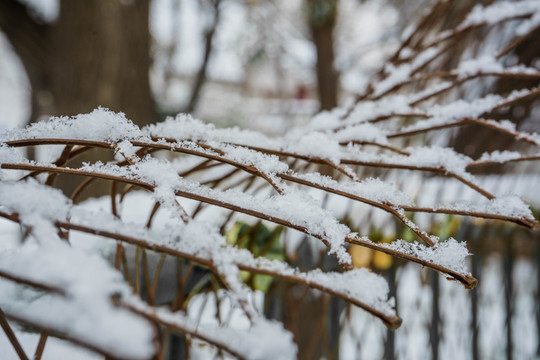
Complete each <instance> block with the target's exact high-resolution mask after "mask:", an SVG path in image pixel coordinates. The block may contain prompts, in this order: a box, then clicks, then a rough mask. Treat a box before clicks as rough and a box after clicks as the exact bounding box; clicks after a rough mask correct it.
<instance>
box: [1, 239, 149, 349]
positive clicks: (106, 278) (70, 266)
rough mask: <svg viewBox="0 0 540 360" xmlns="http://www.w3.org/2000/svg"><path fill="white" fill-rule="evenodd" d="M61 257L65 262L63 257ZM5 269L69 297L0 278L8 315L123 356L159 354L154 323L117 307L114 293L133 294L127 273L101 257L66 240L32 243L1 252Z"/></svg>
mask: <svg viewBox="0 0 540 360" xmlns="http://www.w3.org/2000/svg"><path fill="white" fill-rule="evenodd" d="M59 259H61V261H59ZM0 270H2V271H4V272H7V273H10V274H15V275H16V276H19V277H23V278H26V279H29V280H32V281H35V282H40V283H43V284H47V285H49V286H54V287H56V288H59V289H62V290H63V291H65V292H66V295H65V296H64V295H59V294H54V293H49V294H43V293H42V292H39V291H34V290H29V289H26V288H24V287H21V286H20V285H18V284H16V283H13V282H10V281H7V280H3V279H0V306H1V307H2V309H3V310H4V311H5V312H6V313H7V314H9V315H11V316H14V317H17V318H20V319H22V320H26V321H28V322H30V323H33V324H36V325H40V326H43V327H45V328H49V329H53V330H54V331H56V332H58V333H60V334H66V335H68V336H69V337H71V338H74V339H76V340H78V341H80V342H81V343H83V344H87V345H88V346H92V347H95V348H98V349H101V350H102V351H106V352H108V353H110V354H113V355H114V356H115V357H119V358H130V359H147V358H149V357H150V356H152V355H153V353H154V346H153V335H154V334H153V329H152V326H151V325H150V324H149V323H148V322H147V321H145V320H143V319H142V318H140V317H139V316H138V315H134V314H132V313H130V312H128V311H127V310H123V309H119V308H117V307H116V306H114V305H113V303H112V301H111V296H113V295H115V294H118V295H120V296H121V297H131V296H132V295H131V294H132V293H131V290H130V289H129V287H128V286H127V285H126V284H125V283H124V281H123V277H122V274H120V273H119V272H117V271H116V270H114V269H112V268H111V267H110V265H109V264H108V263H107V262H106V261H105V260H104V259H102V258H101V257H100V256H97V255H90V254H88V253H86V252H82V251H80V250H77V249H75V248H73V247H70V246H69V245H67V244H66V243H62V242H56V243H54V245H52V244H48V246H36V244H33V243H26V244H25V245H23V246H21V247H18V248H16V249H13V250H8V251H2V252H0Z"/></svg>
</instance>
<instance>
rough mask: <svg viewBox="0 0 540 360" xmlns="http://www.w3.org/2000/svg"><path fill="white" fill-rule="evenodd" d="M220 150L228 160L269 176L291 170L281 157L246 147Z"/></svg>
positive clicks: (226, 147) (221, 147) (230, 146)
mask: <svg viewBox="0 0 540 360" xmlns="http://www.w3.org/2000/svg"><path fill="white" fill-rule="evenodd" d="M219 149H220V150H222V151H224V152H225V157H226V158H227V159H230V160H232V161H235V162H239V163H241V164H244V165H249V166H253V167H255V168H257V170H259V171H261V172H262V173H264V174H267V175H275V174H279V173H284V172H286V171H287V170H288V169H289V166H287V164H285V163H284V162H282V161H280V160H279V157H277V156H275V155H267V154H263V153H260V152H258V151H254V150H251V149H248V148H245V147H241V146H233V145H224V146H220V147H219Z"/></svg>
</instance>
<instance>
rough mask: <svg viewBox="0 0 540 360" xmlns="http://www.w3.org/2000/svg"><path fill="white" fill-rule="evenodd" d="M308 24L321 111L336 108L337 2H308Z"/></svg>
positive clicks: (309, 0) (333, 0) (311, 0)
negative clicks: (313, 47) (315, 52)
mask: <svg viewBox="0 0 540 360" xmlns="http://www.w3.org/2000/svg"><path fill="white" fill-rule="evenodd" d="M307 5H308V23H309V27H310V30H311V35H312V39H313V43H314V45H315V48H316V50H317V65H316V71H317V88H318V94H319V102H320V107H321V110H330V109H332V108H334V107H336V106H337V98H338V78H339V76H338V72H337V71H336V69H335V68H334V58H335V55H334V37H333V36H334V27H335V24H336V17H337V0H308V2H307Z"/></svg>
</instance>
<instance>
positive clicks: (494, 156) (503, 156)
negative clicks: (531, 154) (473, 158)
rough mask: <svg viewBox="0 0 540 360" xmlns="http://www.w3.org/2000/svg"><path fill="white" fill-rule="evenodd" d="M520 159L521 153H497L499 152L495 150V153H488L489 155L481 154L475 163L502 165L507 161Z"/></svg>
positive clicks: (505, 151) (506, 151)
mask: <svg viewBox="0 0 540 360" xmlns="http://www.w3.org/2000/svg"><path fill="white" fill-rule="evenodd" d="M521 157H522V155H521V153H519V152H517V151H508V150H504V151H499V150H495V151H493V152H490V153H483V154H482V156H480V158H479V159H478V160H477V161H478V162H481V161H486V162H498V163H503V162H507V161H509V160H515V159H519V158H521Z"/></svg>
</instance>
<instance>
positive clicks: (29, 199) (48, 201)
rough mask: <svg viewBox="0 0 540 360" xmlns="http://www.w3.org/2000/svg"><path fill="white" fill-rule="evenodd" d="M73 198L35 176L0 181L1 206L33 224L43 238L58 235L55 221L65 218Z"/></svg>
mask: <svg viewBox="0 0 540 360" xmlns="http://www.w3.org/2000/svg"><path fill="white" fill-rule="evenodd" d="M70 207H71V201H70V200H68V199H67V198H66V197H65V196H64V195H63V194H62V192H61V191H60V190H58V189H52V188H50V187H48V186H45V185H42V184H40V183H38V182H37V181H36V180H34V179H28V180H27V181H17V182H15V181H2V182H0V209H3V210H4V211H7V212H9V213H12V214H18V215H19V218H20V220H21V222H22V224H23V225H25V226H28V227H30V228H32V233H33V235H34V236H35V237H36V238H37V239H39V240H40V241H44V242H48V241H51V239H56V238H57V235H56V232H57V230H56V227H55V226H54V222H55V221H65V220H66V218H67V216H68V214H69V209H70Z"/></svg>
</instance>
